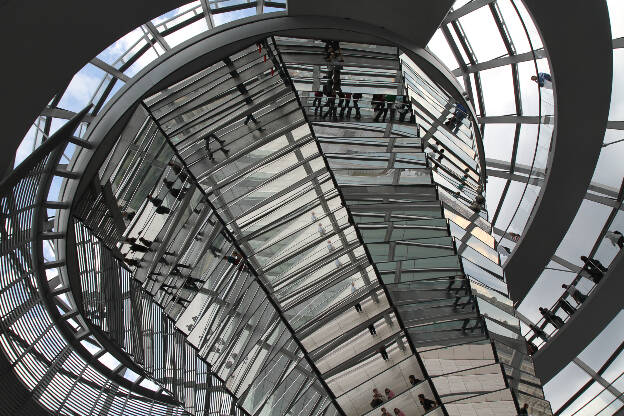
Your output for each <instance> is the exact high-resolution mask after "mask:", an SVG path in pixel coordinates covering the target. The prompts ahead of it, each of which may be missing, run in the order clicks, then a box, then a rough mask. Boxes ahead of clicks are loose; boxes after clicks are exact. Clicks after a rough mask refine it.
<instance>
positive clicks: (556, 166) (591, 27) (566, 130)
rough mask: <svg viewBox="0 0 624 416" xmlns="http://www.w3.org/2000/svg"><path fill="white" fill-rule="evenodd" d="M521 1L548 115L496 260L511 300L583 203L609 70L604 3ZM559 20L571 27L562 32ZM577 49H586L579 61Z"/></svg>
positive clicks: (600, 134) (603, 121)
mask: <svg viewBox="0 0 624 416" xmlns="http://www.w3.org/2000/svg"><path fill="white" fill-rule="evenodd" d="M524 2H525V4H526V6H527V9H528V10H529V12H530V13H531V15H532V17H533V20H534V22H535V23H536V26H537V27H538V30H539V31H540V33H541V36H542V39H543V40H544V44H545V47H546V50H547V53H548V58H549V63H550V68H551V71H552V74H553V79H554V97H555V115H556V116H555V128H554V131H553V139H552V145H551V146H552V147H553V149H552V151H551V153H550V158H549V160H548V165H547V172H548V173H547V176H546V181H545V185H544V186H543V187H542V189H541V191H540V195H539V197H538V199H537V202H536V205H535V209H534V210H533V213H532V215H531V217H530V218H529V221H528V223H527V226H526V227H525V230H524V233H523V235H522V237H521V239H520V241H519V243H518V244H517V246H516V248H515V250H514V251H513V253H512V255H511V256H510V257H509V259H508V260H507V262H506V263H505V265H504V270H505V274H506V277H507V285H508V287H509V294H510V297H511V299H512V300H514V302H521V301H522V299H524V297H525V296H526V294H527V293H528V292H529V290H530V289H531V287H532V286H533V284H534V283H535V282H536V281H537V279H538V278H539V276H540V274H541V272H542V270H544V267H546V264H548V262H549V261H550V258H551V257H552V255H553V254H554V253H555V251H556V250H557V247H558V246H559V244H560V242H561V240H562V239H563V237H564V236H565V233H566V232H567V230H568V228H569V227H570V225H571V224H572V221H573V220H574V217H575V215H576V213H577V211H578V209H579V207H580V205H581V203H582V202H583V198H584V196H585V194H586V192H587V187H588V186H589V184H590V181H591V178H592V175H593V172H594V169H595V167H596V163H597V162H598V157H599V155H600V149H601V145H602V141H603V138H604V134H605V130H606V127H607V118H608V114H609V104H610V98H611V79H612V75H613V64H612V57H613V50H612V47H611V29H610V25H609V11H608V10H607V5H606V3H605V1H596V2H592V3H591V4H590V3H587V2H566V1H563V0H558V1H550V2H546V3H545V2H543V1H539V0H525V1H524ZM562 25H565V26H566V27H573V28H575V29H574V30H572V31H562V30H561V26H562ZM571 45H574V48H571V47H570V46H571ZM577 50H582V51H585V52H586V53H585V54H584V55H583V61H582V62H581V61H580V60H579V55H578V54H577V53H575V52H574V51H577Z"/></svg>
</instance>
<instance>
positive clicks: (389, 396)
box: [384, 387, 396, 400]
mask: <svg viewBox="0 0 624 416" xmlns="http://www.w3.org/2000/svg"><path fill="white" fill-rule="evenodd" d="M384 393H386V397H387V398H388V400H392V399H394V396H396V394H394V392H393V391H392V390H390V389H389V388H388V387H386V389H385V390H384Z"/></svg>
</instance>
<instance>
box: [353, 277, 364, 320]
mask: <svg viewBox="0 0 624 416" xmlns="http://www.w3.org/2000/svg"><path fill="white" fill-rule="evenodd" d="M356 291H357V289H356V288H355V282H351V294H352V295H353V294H354V293H355V292H356ZM355 311H356V312H357V313H360V312H362V305H360V302H357V303H356V304H355Z"/></svg>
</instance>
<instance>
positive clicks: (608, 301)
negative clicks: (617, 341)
mask: <svg viewBox="0 0 624 416" xmlns="http://www.w3.org/2000/svg"><path fill="white" fill-rule="evenodd" d="M622 275H624V251H622V250H620V252H619V253H618V255H617V257H616V258H615V259H614V260H613V262H612V263H611V266H610V267H609V271H608V272H607V273H606V274H605V276H604V278H603V279H602V280H601V281H600V284H598V286H597V287H596V288H595V289H594V291H593V292H592V294H591V296H590V297H589V299H587V300H586V301H585V303H583V305H582V306H581V307H580V308H579V309H578V311H577V312H576V313H575V314H574V315H573V316H572V317H571V318H570V320H569V321H568V322H566V324H565V326H564V327H563V328H561V329H560V330H559V331H557V333H556V334H555V336H553V337H552V338H551V339H550V340H549V341H548V343H547V344H546V345H545V346H544V347H543V348H541V349H540V350H539V351H538V352H537V353H536V354H535V355H534V356H533V359H534V362H535V370H536V371H537V375H538V376H539V377H540V379H541V380H542V383H546V382H548V381H549V380H550V379H551V378H553V377H554V376H556V375H557V373H558V372H559V371H561V370H563V368H565V366H566V365H568V363H570V362H571V361H572V360H573V359H574V358H576V357H577V356H578V355H579V354H580V353H581V352H583V350H584V349H585V347H587V345H589V343H590V342H592V341H593V340H594V339H595V338H596V337H597V336H598V335H599V334H600V332H602V330H603V329H604V328H605V327H606V326H607V325H608V324H609V322H611V321H612V320H613V318H615V316H616V315H617V314H618V313H619V312H620V311H621V310H622V307H623V306H624V302H623V301H622V293H624V279H623V278H622Z"/></svg>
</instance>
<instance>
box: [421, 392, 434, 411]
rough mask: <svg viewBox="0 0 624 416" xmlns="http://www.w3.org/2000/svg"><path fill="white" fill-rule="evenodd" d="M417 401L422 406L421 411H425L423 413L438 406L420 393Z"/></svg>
mask: <svg viewBox="0 0 624 416" xmlns="http://www.w3.org/2000/svg"><path fill="white" fill-rule="evenodd" d="M418 401H419V402H420V404H421V405H422V407H423V409H425V412H428V411H429V410H431V409H434V408H436V407H437V406H438V404H437V403H436V402H434V401H433V400H431V399H427V398H426V397H425V395H424V394H422V393H421V394H419V395H418Z"/></svg>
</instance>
